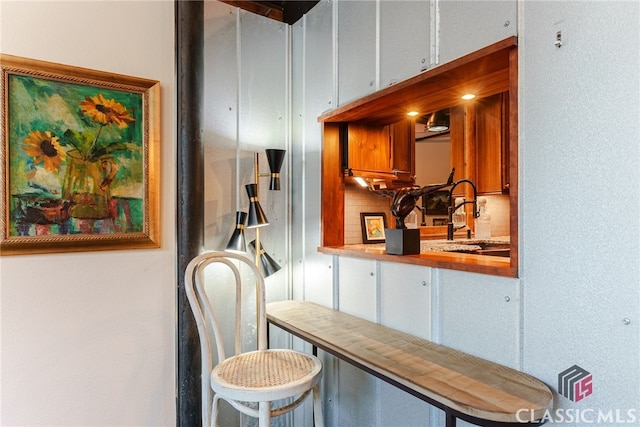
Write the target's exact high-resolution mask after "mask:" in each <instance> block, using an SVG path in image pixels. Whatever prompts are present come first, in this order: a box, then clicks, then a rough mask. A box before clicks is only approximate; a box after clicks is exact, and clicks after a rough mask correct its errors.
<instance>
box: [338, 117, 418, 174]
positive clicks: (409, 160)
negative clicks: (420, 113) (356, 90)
mask: <svg viewBox="0 0 640 427" xmlns="http://www.w3.org/2000/svg"><path fill="white" fill-rule="evenodd" d="M344 129H346V130H345V134H344V135H343V142H342V144H343V151H344V152H345V156H344V166H343V169H344V170H345V174H347V175H351V176H360V177H363V178H369V179H371V180H377V181H381V182H388V183H389V185H390V186H393V185H394V183H395V184H397V185H402V186H405V185H407V184H412V183H413V179H414V175H415V159H414V153H415V132H414V126H413V121H412V120H402V121H399V122H397V123H392V124H390V125H384V126H383V125H375V124H367V123H361V122H354V123H349V124H347V125H346V127H345V128H344Z"/></svg>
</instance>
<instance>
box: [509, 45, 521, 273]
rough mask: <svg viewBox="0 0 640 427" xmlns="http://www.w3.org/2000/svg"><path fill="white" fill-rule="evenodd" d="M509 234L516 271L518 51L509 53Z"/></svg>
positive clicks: (513, 50)
mask: <svg viewBox="0 0 640 427" xmlns="http://www.w3.org/2000/svg"><path fill="white" fill-rule="evenodd" d="M509 82H510V83H509V215H510V216H509V228H510V231H509V234H510V236H511V257H510V258H511V268H514V269H516V270H517V269H518V266H519V262H518V260H519V257H518V254H519V253H520V251H519V250H518V242H519V241H520V239H519V238H518V179H519V174H518V49H511V50H510V51H509Z"/></svg>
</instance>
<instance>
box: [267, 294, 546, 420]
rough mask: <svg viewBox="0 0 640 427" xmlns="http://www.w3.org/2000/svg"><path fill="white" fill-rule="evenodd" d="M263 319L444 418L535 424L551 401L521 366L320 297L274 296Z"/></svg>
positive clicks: (543, 387) (534, 379)
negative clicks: (359, 313)
mask: <svg viewBox="0 0 640 427" xmlns="http://www.w3.org/2000/svg"><path fill="white" fill-rule="evenodd" d="M267 320H268V321H269V323H271V324H273V325H276V326H278V327H280V328H282V329H283V330H285V331H288V332H290V333H292V334H294V335H296V336H298V337H300V338H302V339H303V340H305V341H307V342H309V343H311V344H312V345H314V346H317V347H319V348H321V349H323V350H324V351H327V352H328V353H331V354H333V355H335V356H337V357H339V358H340V359H342V360H345V361H347V362H349V363H351V364H353V365H355V366H357V367H358V368H361V369H364V370H366V371H367V372H369V373H371V374H373V375H376V376H377V377H378V378H381V379H382V380H384V381H386V382H389V383H390V384H393V385H395V386H396V387H398V388H400V389H402V390H404V391H407V392H409V393H411V394H413V395H414V396H416V397H418V398H421V399H422V400H424V401H426V402H428V403H430V404H432V405H434V406H436V407H439V408H441V409H443V410H444V411H445V412H446V413H447V417H448V418H449V417H455V418H460V419H463V420H466V421H469V422H472V423H474V424H477V425H484V426H489V425H496V423H507V424H504V425H518V424H524V423H527V422H531V423H532V424H536V425H538V424H540V423H542V422H543V421H540V420H542V419H543V417H544V415H545V413H546V411H547V410H548V409H549V408H551V405H552V403H553V395H552V393H551V390H550V389H549V387H547V386H546V385H545V384H544V383H542V382H541V381H539V380H538V379H536V378H534V377H532V376H530V375H527V374H525V373H523V372H520V371H517V370H515V369H511V368H508V367H506V366H503V365H499V364H497V363H493V362H490V361H488V360H485V359H481V358H479V357H475V356H472V355H469V354H467V353H463V352H461V351H457V350H454V349H452V348H449V347H445V346H442V345H439V344H436V343H433V342H431V341H427V340H424V339H421V338H418V337H415V336H412V335H409V334H406V333H403V332H400V331H397V330H394V329H391V328H388V327H385V326H382V325H379V324H376V323H373V322H370V321H367V320H364V319H361V318H359V317H355V316H352V315H349V314H346V313H344V312H341V311H337V310H332V309H330V308H327V307H324V306H321V305H318V304H314V303H310V302H305V301H279V302H272V303H269V304H267ZM523 414H524V415H523ZM531 418H533V419H531ZM447 425H455V421H454V422H453V423H451V424H450V423H449V421H448V422H447ZM498 425H503V424H498Z"/></svg>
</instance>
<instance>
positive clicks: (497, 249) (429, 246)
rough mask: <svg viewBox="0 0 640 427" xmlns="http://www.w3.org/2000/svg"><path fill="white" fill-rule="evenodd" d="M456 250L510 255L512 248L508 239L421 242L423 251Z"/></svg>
mask: <svg viewBox="0 0 640 427" xmlns="http://www.w3.org/2000/svg"><path fill="white" fill-rule="evenodd" d="M432 251H437V252H456V253H461V254H473V255H488V256H500V257H509V256H510V255H511V254H510V248H509V243H508V242H506V241H497V242H496V241H486V240H475V239H460V240H437V241H423V242H421V252H422V253H428V252H432Z"/></svg>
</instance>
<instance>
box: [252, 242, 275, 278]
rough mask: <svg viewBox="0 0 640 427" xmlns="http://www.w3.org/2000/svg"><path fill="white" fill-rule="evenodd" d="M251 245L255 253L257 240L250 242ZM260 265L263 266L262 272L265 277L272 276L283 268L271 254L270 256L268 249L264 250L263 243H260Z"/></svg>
mask: <svg viewBox="0 0 640 427" xmlns="http://www.w3.org/2000/svg"><path fill="white" fill-rule="evenodd" d="M249 247H250V248H251V250H252V251H253V253H255V252H256V241H255V240H253V241H251V243H249ZM260 265H261V266H262V274H264V277H269V276H271V275H272V274H273V273H275V272H276V271H278V270H280V268H281V267H280V266H279V265H278V263H277V262H276V261H275V260H274V259H273V258H271V256H269V254H268V253H267V251H265V250H264V248H263V247H262V243H260Z"/></svg>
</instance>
